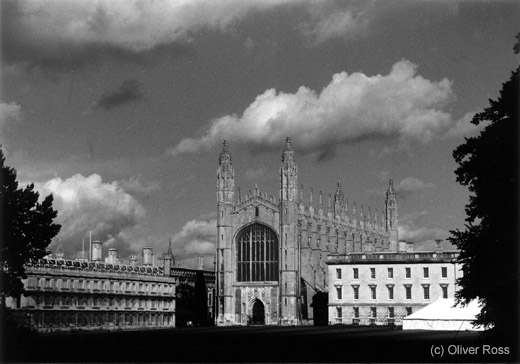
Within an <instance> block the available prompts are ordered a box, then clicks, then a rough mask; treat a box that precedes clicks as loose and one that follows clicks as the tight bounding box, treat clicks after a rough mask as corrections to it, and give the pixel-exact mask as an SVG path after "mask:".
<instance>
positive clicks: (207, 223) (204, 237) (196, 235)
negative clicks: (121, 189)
mask: <svg viewBox="0 0 520 364" xmlns="http://www.w3.org/2000/svg"><path fill="white" fill-rule="evenodd" d="M216 242H217V220H216V219H215V218H214V216H213V215H211V218H210V216H201V217H200V218H199V219H194V220H191V221H188V222H187V223H186V224H184V226H183V227H182V228H181V230H180V231H179V232H177V233H176V234H175V235H174V236H173V238H172V249H173V251H174V252H173V253H174V255H175V258H176V262H177V263H178V264H180V265H183V262H184V263H186V262H189V263H190V264H192V263H193V262H194V261H196V258H197V257H198V256H211V257H213V256H214V255H215V249H216Z"/></svg>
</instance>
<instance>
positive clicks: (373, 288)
mask: <svg viewBox="0 0 520 364" xmlns="http://www.w3.org/2000/svg"><path fill="white" fill-rule="evenodd" d="M370 292H371V295H372V299H373V300H375V299H376V297H377V294H376V286H371V287H370Z"/></svg>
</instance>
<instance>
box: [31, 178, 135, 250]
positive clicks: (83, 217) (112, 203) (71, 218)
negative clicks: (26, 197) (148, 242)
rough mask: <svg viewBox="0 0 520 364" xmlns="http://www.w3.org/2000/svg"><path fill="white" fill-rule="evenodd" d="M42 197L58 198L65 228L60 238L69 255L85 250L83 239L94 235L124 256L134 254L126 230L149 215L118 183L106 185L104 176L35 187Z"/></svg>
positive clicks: (59, 214)
mask: <svg viewBox="0 0 520 364" xmlns="http://www.w3.org/2000/svg"><path fill="white" fill-rule="evenodd" d="M35 187H36V189H38V190H39V191H40V193H41V195H42V196H46V195H48V194H50V193H52V194H53V196H54V204H53V206H54V208H55V209H56V210H57V211H58V217H57V222H58V223H60V224H61V225H62V227H61V231H60V233H59V235H58V237H57V238H59V239H62V244H63V248H64V250H65V253H66V254H69V255H74V254H75V252H76V251H78V250H80V249H81V245H82V239H83V238H84V237H88V234H89V232H90V231H91V232H92V238H93V239H99V240H101V241H102V242H104V243H106V244H105V246H104V248H105V249H106V248H108V247H115V248H117V249H118V250H119V254H120V255H121V256H126V255H128V254H129V253H130V252H131V248H130V245H129V242H128V236H127V235H126V233H125V230H126V229H128V228H131V227H133V226H135V225H136V224H138V223H139V222H140V221H141V220H142V219H143V218H144V216H145V210H144V208H143V207H142V206H141V204H140V203H139V202H138V201H137V200H136V199H135V198H134V197H133V196H131V195H130V194H128V193H126V192H125V191H124V190H123V189H122V188H121V186H120V185H119V184H118V182H111V183H103V181H102V178H101V176H99V175H98V174H92V175H90V176H88V177H84V176H82V175H81V174H76V175H74V176H72V177H70V178H68V179H65V180H63V179H61V178H59V177H56V178H53V179H51V180H49V181H47V182H44V183H38V184H35Z"/></svg>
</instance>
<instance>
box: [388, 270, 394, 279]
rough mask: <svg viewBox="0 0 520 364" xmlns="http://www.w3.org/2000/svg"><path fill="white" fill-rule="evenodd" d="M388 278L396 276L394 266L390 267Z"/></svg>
mask: <svg viewBox="0 0 520 364" xmlns="http://www.w3.org/2000/svg"><path fill="white" fill-rule="evenodd" d="M388 278H390V279H392V278H394V268H388Z"/></svg>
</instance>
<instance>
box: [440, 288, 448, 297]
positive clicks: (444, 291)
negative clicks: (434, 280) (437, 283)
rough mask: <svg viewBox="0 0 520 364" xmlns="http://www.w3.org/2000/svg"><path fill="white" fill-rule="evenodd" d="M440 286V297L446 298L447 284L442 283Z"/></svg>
mask: <svg viewBox="0 0 520 364" xmlns="http://www.w3.org/2000/svg"><path fill="white" fill-rule="evenodd" d="M441 287H442V298H448V286H446V285H443V286H441Z"/></svg>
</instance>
